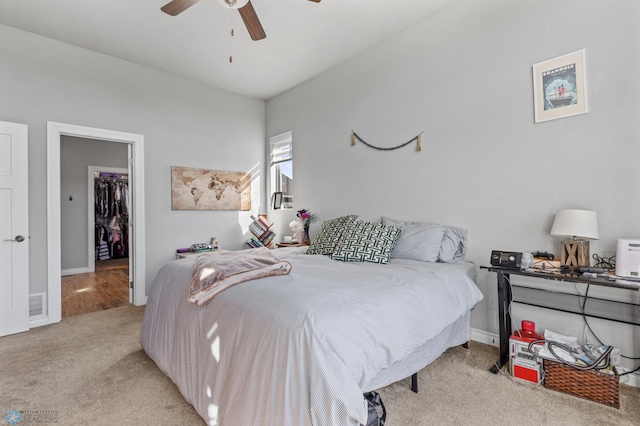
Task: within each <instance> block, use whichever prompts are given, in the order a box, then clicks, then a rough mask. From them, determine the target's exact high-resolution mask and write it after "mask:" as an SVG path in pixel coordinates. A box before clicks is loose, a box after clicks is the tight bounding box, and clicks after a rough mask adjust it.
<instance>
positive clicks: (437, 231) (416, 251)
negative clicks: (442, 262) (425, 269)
mask: <svg viewBox="0 0 640 426" xmlns="http://www.w3.org/2000/svg"><path fill="white" fill-rule="evenodd" d="M389 222H393V223H389ZM385 225H392V226H397V227H398V228H400V229H402V233H401V234H400V236H399V237H398V241H396V246H395V247H394V248H393V251H392V252H391V258H392V259H397V258H400V259H413V260H420V261H422V262H437V261H438V255H439V254H440V245H441V244H442V238H443V237H444V232H445V227H444V226H440V225H437V224H435V223H410V222H402V223H401V222H396V221H393V220H388V221H387V222H385Z"/></svg>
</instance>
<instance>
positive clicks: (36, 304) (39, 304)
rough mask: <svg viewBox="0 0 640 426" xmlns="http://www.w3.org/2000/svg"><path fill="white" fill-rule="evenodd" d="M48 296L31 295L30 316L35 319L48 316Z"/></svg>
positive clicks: (44, 294) (40, 294) (43, 294)
mask: <svg viewBox="0 0 640 426" xmlns="http://www.w3.org/2000/svg"><path fill="white" fill-rule="evenodd" d="M46 296H47V293H35V294H30V295H29V316H30V317H35V316H39V315H46V314H47V311H46V306H47V305H46V304H45V303H46Z"/></svg>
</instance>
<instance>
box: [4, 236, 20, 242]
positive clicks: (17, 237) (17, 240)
mask: <svg viewBox="0 0 640 426" xmlns="http://www.w3.org/2000/svg"><path fill="white" fill-rule="evenodd" d="M5 241H15V242H17V243H21V242H23V241H24V237H23V236H22V235H16V238H15V239H13V240H5Z"/></svg>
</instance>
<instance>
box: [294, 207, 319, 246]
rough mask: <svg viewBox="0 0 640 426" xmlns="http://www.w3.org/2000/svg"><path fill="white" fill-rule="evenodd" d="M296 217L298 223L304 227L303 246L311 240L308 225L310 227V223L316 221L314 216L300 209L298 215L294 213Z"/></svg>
mask: <svg viewBox="0 0 640 426" xmlns="http://www.w3.org/2000/svg"><path fill="white" fill-rule="evenodd" d="M296 216H298V218H299V220H300V222H302V226H303V227H304V234H303V237H302V242H303V243H305V244H310V243H311V239H310V238H309V225H311V222H313V221H314V220H316V215H315V214H311V213H310V212H309V210H307V209H302V210H298V213H296Z"/></svg>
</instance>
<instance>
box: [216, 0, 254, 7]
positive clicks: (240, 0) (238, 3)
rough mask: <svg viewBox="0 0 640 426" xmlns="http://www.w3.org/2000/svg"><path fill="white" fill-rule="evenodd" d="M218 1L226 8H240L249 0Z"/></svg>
mask: <svg viewBox="0 0 640 426" xmlns="http://www.w3.org/2000/svg"><path fill="white" fill-rule="evenodd" d="M218 3H220V4H221V5H222V6H224V7H226V8H228V9H240V8H242V7H245V6H246V5H247V3H249V0H218Z"/></svg>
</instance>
